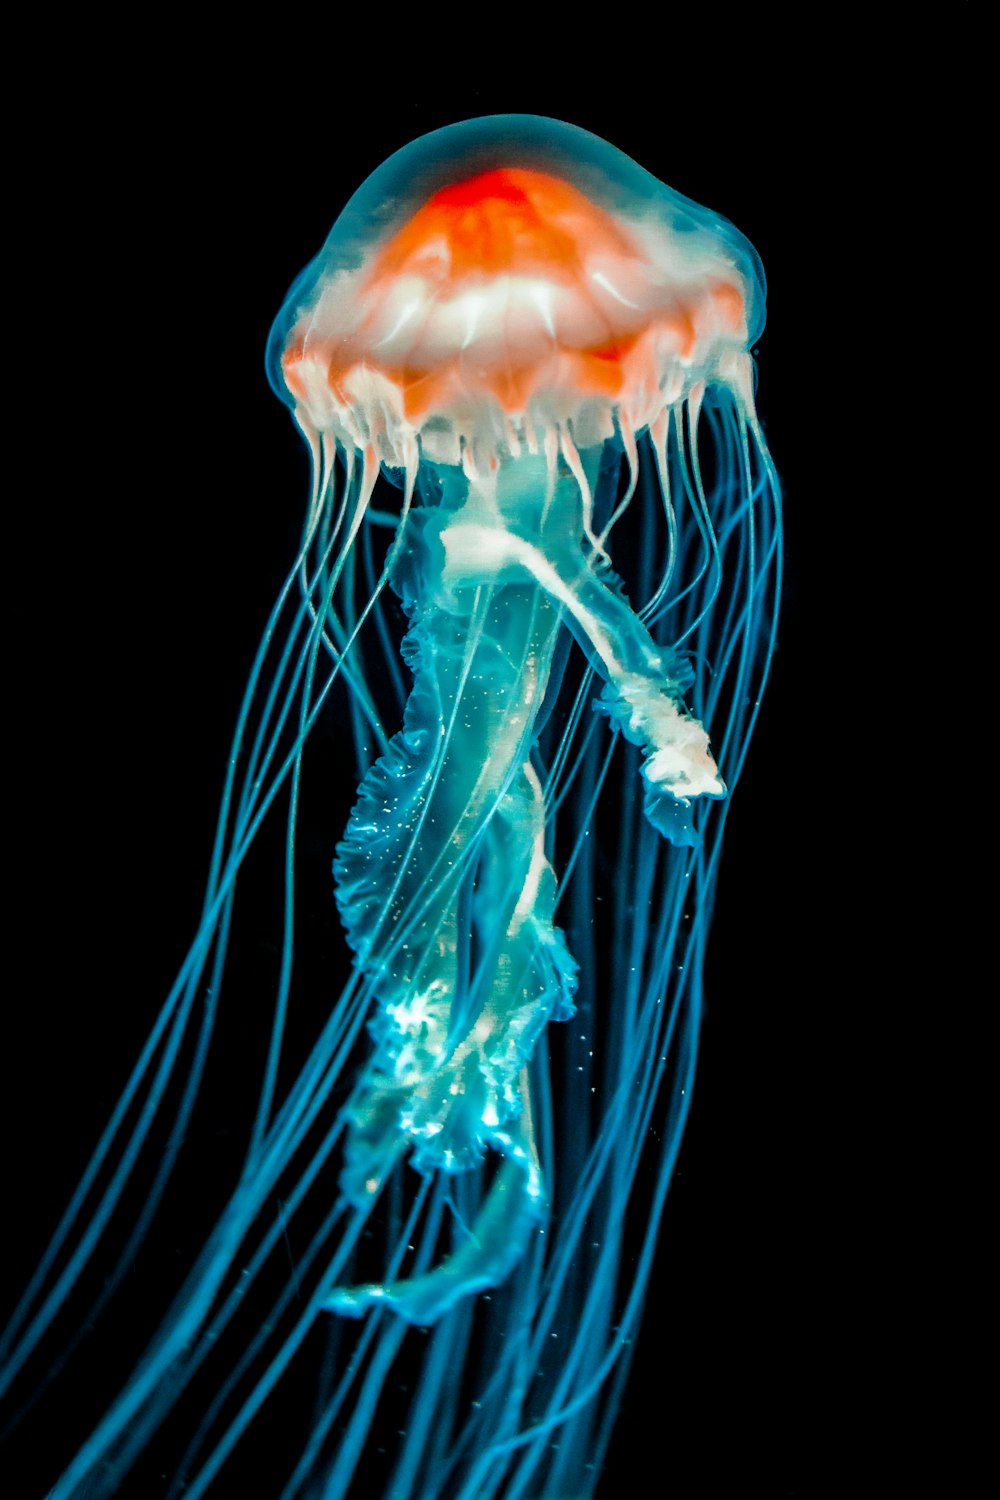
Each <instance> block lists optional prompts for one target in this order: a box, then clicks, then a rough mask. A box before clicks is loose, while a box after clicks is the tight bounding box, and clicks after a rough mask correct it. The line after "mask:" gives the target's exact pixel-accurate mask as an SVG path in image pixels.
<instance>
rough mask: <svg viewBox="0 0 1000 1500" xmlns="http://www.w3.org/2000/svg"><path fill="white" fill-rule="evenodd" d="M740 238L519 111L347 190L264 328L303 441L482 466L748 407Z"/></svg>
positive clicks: (566, 132) (756, 285) (274, 376)
mask: <svg viewBox="0 0 1000 1500" xmlns="http://www.w3.org/2000/svg"><path fill="white" fill-rule="evenodd" d="M763 290H764V289H763V276H762V272H761V270H760V265H759V261H758V260H757V257H756V255H755V253H754V251H753V249H752V247H751V246H750V245H749V243H748V242H747V241H746V240H745V239H744V237H743V236H742V235H741V234H740V233H739V232H738V231H737V230H736V229H734V228H733V226H732V225H730V224H728V223H726V221H724V220H722V219H720V218H719V217H718V216H717V215H714V214H711V213H709V212H707V211H706V210H705V209H702V208H700V207H699V206H698V205H697V204H695V203H692V202H690V201H689V200H688V199H685V198H683V197H682V196H681V195H680V194H678V193H675V192H673V191H672V190H671V189H670V188H667V187H665V186H664V185H663V184H662V183H659V182H657V181H656V179H655V178H653V177H652V176H651V175H650V174H649V173H648V172H645V171H644V170H643V169H642V168H641V167H639V166H637V164H636V163H635V162H633V161H632V160H631V159H630V158H628V157H627V156H625V155H624V154H623V153H622V152H619V151H617V150H615V148H614V147H612V146H609V145H608V144H607V143H606V142H605V141H602V140H599V139H598V138H597V137H596V136H592V135H590V134H588V133H587V132H586V131H582V130H578V129H576V128H575V127H573V126H570V125H564V124H561V123H559V122H557V121H551V120H538V119H535V118H534V117H531V116H510V117H502V118H497V119H486V120H474V121H470V122H468V123H466V124H462V125H456V126H451V127H449V128H448V129H445V130H440V131H436V132H434V133H433V134H432V135H430V136H426V137H423V138H421V139H420V140H419V141H416V142H414V143H413V144H412V145H410V146H408V147H406V148H404V149H403V150H402V151H399V152H397V153H396V155H395V156H393V157H391V158H390V159H389V160H388V161H387V162H386V163H385V165H384V166H383V167H381V168H380V169H379V170H378V171H377V172H375V173H374V174H373V175H372V177H371V178H370V179H369V180H368V182H367V183H365V185H364V186H363V187H362V188H361V189H360V191H359V192H358V193H356V194H355V196H354V198H353V199H352V200H351V202H350V204H349V205H348V206H347V208H346V209H345V210H344V213H343V214H342V215H341V217H340V218H339V219H338V221H337V224H336V225H335V226H334V229H333V231H332V232H331V234H330V237H329V239H328V240H327V243H326V245H325V246H324V248H323V250H322V251H321V253H320V255H319V256H318V257H317V258H316V260H315V261H314V262H313V263H312V265H311V266H310V267H309V268H308V269H307V270H306V271H305V272H304V273H303V275H302V276H301V277H300V278H299V280H298V281H297V282H296V284H295V286H294V287H293V288H292V291H291V293H290V295H289V298H288V301H287V303H286V306H285V308H284V309H283V311H282V314H281V316H280V317H279V318H278V320H277V322H276V324H275V327H274V330H273V332H272V335H271V341H270V346H269V353H268V368H269V372H270V376H271V381H272V384H273V385H274V387H275V390H276V391H277V392H278V394H279V395H281V396H282V398H283V399H285V400H287V401H289V402H290V403H291V404H292V405H293V409H294V411H295V414H296V418H297V420H298V421H299V422H300V424H301V425H303V427H304V428H305V429H306V430H312V431H315V432H332V433H334V434H335V435H336V436H337V438H338V439H340V440H341V441H343V442H344V444H345V445H352V446H354V447H355V448H358V449H360V450H364V449H365V448H366V447H367V446H368V445H369V444H371V445H373V446H374V448H375V451H376V452H377V454H378V456H379V457H380V458H381V459H382V460H383V461H384V462H385V463H387V464H389V465H390V466H393V467H399V468H404V469H405V468H406V466H407V463H408V462H409V461H412V459H413V457H414V455H415V450H414V446H413V444H414V440H415V439H416V440H418V441H419V444H420V451H421V455H422V456H423V457H426V458H428V459H431V460H432V461H435V462H442V463H449V464H456V463H459V462H466V463H469V464H470V465H471V466H472V468H473V469H474V470H475V471H476V472H479V471H481V470H486V469H488V468H489V466H490V465H491V463H495V462H496V460H497V458H498V456H499V455H500V454H502V453H507V454H510V455H511V456H513V457H517V456H518V455H519V453H520V452H521V450H522V448H524V449H527V451H528V452H529V453H537V452H539V451H543V452H544V451H546V444H547V443H548V444H551V442H552V440H553V437H556V438H558V437H559V436H560V435H561V434H562V435H564V434H567V433H569V434H571V435H573V437H574V439H575V443H576V446H577V447H578V448H586V447H590V446H593V445H594V444H595V443H599V442H602V441H603V440H604V439H606V438H608V437H611V436H612V435H613V433H614V432H615V431H616V430H618V431H619V432H621V433H622V435H623V437H624V435H625V434H626V433H628V434H633V435H634V434H635V433H637V432H639V431H641V430H642V429H643V428H646V427H649V426H651V425H653V424H654V423H655V422H656V421H657V420H658V419H660V418H661V417H662V415H663V413H664V411H665V410H667V409H669V408H670V407H671V406H673V405H675V404H676V403H677V402H678V401H682V400H684V399H686V398H690V397H692V396H695V395H696V393H697V392H698V390H699V387H702V386H704V385H705V384H706V383H709V382H711V383H718V382H724V383H726V384H728V385H729V386H730V387H731V388H732V389H733V390H734V391H735V392H736V393H737V395H738V396H739V397H740V399H742V400H743V401H744V402H745V403H746V404H747V406H748V408H751V407H752V391H751V381H750V356H749V349H750V347H751V345H752V343H753V341H754V340H755V339H756V337H757V336H758V334H759V331H760V326H761V324H762V321H763V300H764V299H763Z"/></svg>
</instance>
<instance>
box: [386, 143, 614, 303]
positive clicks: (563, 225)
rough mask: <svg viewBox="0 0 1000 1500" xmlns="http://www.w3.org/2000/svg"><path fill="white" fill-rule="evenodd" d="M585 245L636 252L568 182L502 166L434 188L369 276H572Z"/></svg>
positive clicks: (592, 249) (594, 250)
mask: <svg viewBox="0 0 1000 1500" xmlns="http://www.w3.org/2000/svg"><path fill="white" fill-rule="evenodd" d="M580 246H585V247H586V250H587V253H588V254H602V253H607V254H611V255H634V254H635V253H636V250H635V246H634V245H633V244H632V242H631V241H630V239H629V238H628V236H627V235H626V234H625V233H623V231H622V230H621V228H620V227H619V225H618V224H617V223H616V222H615V220H614V219H613V218H612V217H611V215H610V214H608V213H605V211H604V210H603V209H601V208H598V207H597V205H596V204H594V203H591V202H590V200H589V198H585V197H584V195H583V194H582V193H579V192H577V190H576V188H574V187H571V186H570V184H569V183H568V182H563V181H562V180H561V179H560V178H558V177H551V176H549V174H548V173H547V172H529V171H524V170H522V169H521V168H519V167H504V168H500V169H499V170H497V171H495V172H483V173H481V174H480V175H479V176H478V177H470V178H469V179H468V180H467V181H465V182H458V183H455V184H454V185H453V186H451V187H446V188H441V189H440V191H439V192H436V193H435V194H434V195H433V197H431V198H429V199H428V200H427V202H426V203H425V204H424V205H423V207H422V208H419V209H418V210H417V212H416V213H415V214H414V215H413V217H412V218H411V219H409V220H408V221H407V223H406V224H404V225H403V227H402V229H400V230H398V231H397V233H396V234H394V235H393V237H392V239H390V240H389V241H388V243H387V244H385V245H383V247H382V249H381V250H380V251H379V253H378V255H377V256H376V258H375V263H374V265H373V267H372V274H371V281H372V283H373V284H377V283H378V282H379V281H381V280H382V279H383V278H387V277H388V278H392V277H395V276H399V275H402V274H405V273H412V274H415V275H419V276H424V277H427V278H428V279H429V280H431V281H432V282H434V283H435V284H436V285H438V286H439V287H442V289H443V288H444V287H446V286H447V285H448V283H451V284H452V285H453V287H455V288H456V289H457V285H458V283H460V282H462V281H464V280H466V279H467V278H475V279H479V280H482V279H484V278H488V277H491V276H500V275H514V276H544V277H546V278H548V279H550V280H571V279H573V278H574V277H575V275H576V274H577V272H578V270H579V265H580V255H579V247H580Z"/></svg>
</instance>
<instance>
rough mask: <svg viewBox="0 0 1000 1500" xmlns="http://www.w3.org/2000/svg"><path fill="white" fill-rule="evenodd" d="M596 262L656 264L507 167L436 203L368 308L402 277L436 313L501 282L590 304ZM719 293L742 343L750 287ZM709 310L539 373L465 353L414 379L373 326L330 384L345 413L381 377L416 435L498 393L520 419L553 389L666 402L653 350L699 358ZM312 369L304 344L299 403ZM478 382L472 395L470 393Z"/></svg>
mask: <svg viewBox="0 0 1000 1500" xmlns="http://www.w3.org/2000/svg"><path fill="white" fill-rule="evenodd" d="M595 257H596V258H599V259H600V260H602V261H603V262H605V263H606V262H609V261H610V262H612V263H613V262H614V261H615V260H642V259H644V258H645V257H644V253H643V251H642V250H641V249H640V248H639V247H638V246H637V245H636V244H635V243H634V242H633V240H632V239H631V238H630V236H629V235H628V233H627V232H626V230H625V229H624V228H623V227H622V226H621V225H620V224H619V223H618V221H617V220H616V219H615V218H614V217H613V216H612V215H611V214H609V213H607V212H606V211H605V210H604V209H602V208H599V207H598V206H597V205H596V204H595V203H592V202H591V201H590V200H589V199H588V198H586V197H585V196H584V194H583V193H581V192H578V191H577V189H576V188H574V187H572V186H571V185H570V184H569V183H568V182H564V181H562V180H561V179H560V178H558V177H552V176H550V175H549V174H548V173H546V172H534V171H527V170H523V169H522V168H519V167H504V168H500V169H498V170H496V171H492V172H483V173H480V174H479V175H478V176H476V177H470V178H468V179H466V180H465V181H464V182H457V183H453V184H452V185H451V186H449V187H445V188H441V189H440V190H439V191H438V192H436V193H435V194H434V195H433V196H432V197H431V198H429V199H428V200H427V202H426V203H424V204H423V206H422V207H421V208H419V209H418V210H417V211H416V213H415V214H414V215H413V216H412V218H410V219H409V220H407V222H406V223H405V224H404V225H403V226H402V228H400V229H398V230H397V231H396V233H395V234H393V235H392V236H391V237H390V238H389V239H388V240H387V241H386V243H385V244H384V245H383V246H382V247H381V249H380V250H378V251H377V252H376V253H375V255H374V257H373V259H372V260H371V262H370V264H369V267H368V269H367V272H366V274H365V276H364V291H363V293H361V296H362V298H363V300H364V302H365V303H367V304H368V305H369V306H371V307H376V306H378V305H379V304H380V303H381V301H382V298H383V296H386V295H388V293H389V291H390V289H391V285H392V283H393V282H394V281H395V280H396V279H397V278H398V277H413V278H416V279H418V280H419V281H422V282H423V283H424V286H425V289H426V295H427V296H428V299H429V302H430V303H431V304H433V303H437V302H442V303H446V302H448V301H449V300H451V299H452V298H454V297H456V296H459V295H460V294H461V293H462V292H464V291H466V290H468V289H470V288H474V287H477V286H482V285H483V284H484V283H487V282H489V281H491V280H492V279H494V278H497V277H504V276H517V277H525V278H531V277H536V278H538V279H539V280H540V281H546V282H549V283H552V282H558V283H561V284H562V285H563V286H564V287H574V286H579V287H580V292H579V295H580V296H581V297H583V298H589V296H590V292H589V289H588V288H587V286H586V265H587V262H588V261H590V260H591V259H592V258H595ZM707 292H708V296H709V298H710V299H711V300H710V302H709V307H711V308H712V309H713V311H714V320H715V321H716V322H717V324H718V325H721V326H722V327H724V328H727V329H729V330H732V331H735V332H738V331H739V330H740V329H741V328H743V327H744V324H745V318H746V312H745V308H744V304H743V296H742V294H741V292H740V290H739V288H738V287H736V286H734V285H733V284H732V283H730V282H727V281H716V282H714V283H713V284H711V285H710V286H709V287H708V288H707ZM701 298H704V292H702V293H701ZM699 303H700V305H701V306H704V303H703V302H701V299H700V298H699V297H695V298H694V299H691V300H688V299H686V298H684V297H683V296H682V295H675V296H674V297H673V298H671V299H669V301H668V305H667V306H664V307H661V308H660V310H659V311H658V312H657V313H655V314H654V315H653V316H651V317H650V319H649V321H648V322H647V323H646V325H645V327H642V328H637V327H636V320H634V319H628V318H627V317H626V318H625V319H623V324H622V327H621V328H620V329H618V330H615V329H614V328H613V327H612V326H610V325H608V324H606V326H607V329H608V333H609V334H610V335H611V336H610V338H607V341H606V342H603V343H601V344H599V345H596V346H592V347H589V348H588V347H579V346H577V345H575V344H574V343H572V342H571V343H570V344H569V345H568V346H566V345H564V346H563V347H562V349H561V350H560V351H555V350H553V351H552V353H551V354H548V355H545V356H543V357H542V359H541V360H540V362H536V363H532V362H525V361H524V360H523V359H519V358H518V355H517V350H516V348H515V349H511V350H510V351H509V352H508V358H506V359H491V360H490V361H489V363H488V364H485V365H484V364H479V366H478V368H476V369H475V373H474V374H472V373H471V371H470V368H469V366H468V364H467V363H466V359H465V356H464V354H463V351H462V350H460V349H457V348H456V349H453V350H448V351H447V352H446V353H444V352H442V351H439V352H438V353H436V354H435V355H433V356H431V357H429V358H427V360H426V362H425V361H423V360H421V358H420V355H419V354H417V355H416V357H415V358H414V359H413V361H412V363H408V364H406V365H404V366H402V367H400V366H398V365H392V364H390V363H388V362H385V363H383V361H382V360H380V359H379V358H378V357H377V355H376V352H375V349H374V348H373V347H372V346H371V344H370V343H369V342H368V340H367V337H366V334H365V331H364V326H362V327H361V328H359V329H357V330H356V331H355V332H354V333H353V334H352V335H350V336H349V337H348V338H347V339H345V340H343V341H337V342H335V343H333V348H331V347H330V345H327V350H326V359H327V370H326V374H327V381H328V384H329V387H330V389H331V391H332V392H333V393H334V394H335V396H336V397H337V399H338V401H339V402H340V403H341V404H344V405H349V397H348V396H347V394H346V391H345V389H344V385H345V381H346V379H347V377H348V376H349V374H350V371H351V370H352V369H354V368H357V367H359V366H367V367H368V368H370V369H374V370H378V371H379V372H380V374H382V375H383V376H384V377H385V378H386V379H387V380H388V381H390V382H391V384H392V385H393V386H395V388H396V390H397V391H398V392H399V393H400V396H401V398H402V407H403V412H404V415H405V417H406V418H407V420H408V421H410V422H411V423H413V424H414V425H416V426H419V424H420V423H421V422H422V421H423V420H424V419H425V418H427V417H428V416H431V415H434V414H435V413H436V412H443V411H447V410H448V409H449V408H450V407H451V406H452V404H453V403H454V402H456V401H459V403H460V404H464V400H463V397H462V393H463V392H464V394H465V396H468V397H471V399H473V400H475V399H476V396H477V393H478V395H479V396H480V397H481V396H482V395H483V394H485V393H487V392H488V393H489V394H490V395H491V396H492V397H493V398H494V399H495V400H496V401H498V402H499V404H500V407H501V408H502V410H504V411H505V412H507V413H508V414H510V415H512V416H516V415H517V414H519V413H521V412H523V411H525V410H526V408H527V406H528V403H529V402H530V400H531V398H532V396H533V395H535V394H536V393H537V392H538V391H539V390H540V389H544V388H545V386H546V384H547V383H548V382H551V381H553V380H554V381H555V382H556V383H557V385H558V386H559V387H560V388H562V387H565V386H566V385H567V384H571V385H572V388H573V390H575V391H576V392H577V393H578V395H580V396H581V397H599V398H601V399H604V400H610V401H612V402H614V401H615V400H617V399H618V398H619V397H620V396H621V394H622V392H623V390H625V389H626V388H628V389H632V388H633V387H635V388H638V386H637V385H636V382H637V381H638V382H640V383H641V387H642V388H643V389H645V388H647V387H648V388H649V389H650V390H653V391H655V387H656V378H657V370H656V366H655V363H654V362H653V360H652V354H651V351H652V348H653V343H652V342H650V340H653V341H655V339H656V337H657V336H658V335H659V336H661V337H662V335H664V334H666V335H669V336H670V338H671V340H672V341H673V343H674V345H675V347H676V349H677V353H678V354H679V355H680V356H681V357H682V358H690V357H691V356H692V355H693V354H694V352H695V349H696V346H697V342H698V332H697V325H698V323H699ZM629 324H631V326H629ZM626 329H627V330H628V331H626ZM331 342H333V341H331ZM647 346H648V347H647ZM334 351H336V352H334ZM316 352H317V353H319V350H317V351H316ZM303 357H304V350H303V347H302V345H301V343H298V342H296V343H295V344H293V345H292V346H291V347H289V348H288V349H287V350H286V351H285V354H284V357H283V361H282V363H283V365H284V370H285V379H286V381H287V383H288V387H289V389H290V390H291V391H292V392H293V394H295V395H296V396H299V395H300V394H304V389H303V382H302V380H301V379H300V378H298V375H297V371H296V366H297V365H298V364H299V361H300V360H301V359H302V358H303ZM314 357H315V356H314ZM647 367H648V368H647ZM470 379H471V383H472V389H467V388H466V384H465V383H466V382H467V381H469V380H470Z"/></svg>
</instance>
